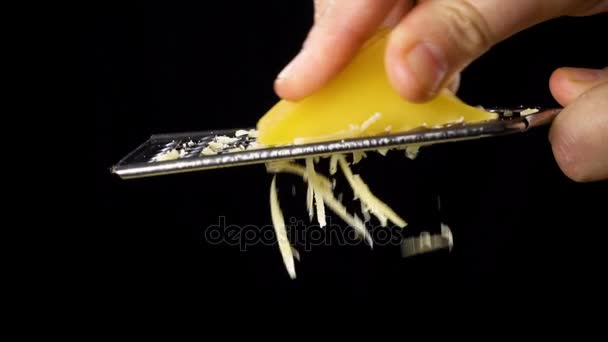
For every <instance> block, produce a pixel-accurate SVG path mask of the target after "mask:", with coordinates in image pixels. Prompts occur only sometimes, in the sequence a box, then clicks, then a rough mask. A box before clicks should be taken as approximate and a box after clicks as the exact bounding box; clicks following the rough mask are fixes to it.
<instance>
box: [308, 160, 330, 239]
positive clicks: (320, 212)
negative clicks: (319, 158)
mask: <svg viewBox="0 0 608 342" xmlns="http://www.w3.org/2000/svg"><path fill="white" fill-rule="evenodd" d="M306 173H307V174H308V176H309V177H316V176H317V172H316V171H315V165H314V161H313V159H312V158H306ZM309 184H310V183H309ZM309 189H310V187H309ZM313 192H314V197H315V204H316V209H317V221H318V222H319V226H320V227H321V228H323V227H325V226H326V225H327V222H326V220H325V204H324V203H323V197H322V196H321V194H319V192H318V191H314V189H313ZM309 203H310V202H309ZM309 215H310V213H309Z"/></svg>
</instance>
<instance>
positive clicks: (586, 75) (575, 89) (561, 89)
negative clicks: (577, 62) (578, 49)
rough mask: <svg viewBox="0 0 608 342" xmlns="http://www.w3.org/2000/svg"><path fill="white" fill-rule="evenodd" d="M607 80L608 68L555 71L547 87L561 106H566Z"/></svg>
mask: <svg viewBox="0 0 608 342" xmlns="http://www.w3.org/2000/svg"><path fill="white" fill-rule="evenodd" d="M607 80H608V67H607V68H604V69H580V68H560V69H557V70H556V71H555V72H554V73H553V75H551V79H550V80H549V86H550V88H551V92H552V93H553V96H554V97H555V99H556V100H557V102H559V104H560V105H562V106H568V105H569V104H570V103H571V102H572V101H574V100H575V99H576V98H578V97H579V96H581V95H582V94H583V93H584V92H586V91H587V90H589V89H590V88H593V87H594V86H596V85H598V84H600V83H602V82H606V81H607Z"/></svg>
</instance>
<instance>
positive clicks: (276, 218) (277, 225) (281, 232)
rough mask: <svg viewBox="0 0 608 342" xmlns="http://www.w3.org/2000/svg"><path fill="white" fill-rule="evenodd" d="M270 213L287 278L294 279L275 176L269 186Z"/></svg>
mask: <svg viewBox="0 0 608 342" xmlns="http://www.w3.org/2000/svg"><path fill="white" fill-rule="evenodd" d="M270 213H271V217H272V224H273V226H274V229H275V234H276V236H277V242H278V244H279V250H280V252H281V256H282V258H283V263H284V264H285V268H286V269H287V272H288V273H289V277H290V278H291V279H295V278H296V268H295V264H294V260H293V252H292V247H291V244H290V243H289V239H288V238H287V229H286V228H285V220H284V218H283V212H281V207H280V205H279V199H278V195H277V186H276V175H275V176H274V177H273V178H272V183H271V185H270Z"/></svg>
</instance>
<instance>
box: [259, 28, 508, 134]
mask: <svg viewBox="0 0 608 342" xmlns="http://www.w3.org/2000/svg"><path fill="white" fill-rule="evenodd" d="M387 33H388V31H386V30H385V31H381V32H379V33H378V34H377V35H376V36H375V37H373V38H372V39H370V40H369V41H368V42H367V44H366V45H365V46H364V47H363V48H362V49H361V50H360V51H359V52H358V54H357V55H356V56H355V58H354V59H353V60H352V61H351V63H350V64H349V65H348V66H347V67H346V68H345V69H344V70H342V72H340V73H339V74H338V75H337V76H336V77H335V78H334V79H332V81H330V82H329V83H328V84H327V85H325V86H324V87H323V88H321V89H320V90H318V91H316V92H315V93H314V94H312V95H310V96H309V97H307V98H304V99H302V100H300V101H298V102H291V101H286V100H281V101H279V102H278V103H276V105H275V106H274V107H272V108H271V109H270V110H269V111H268V112H267V113H266V114H265V115H264V116H263V117H262V118H261V119H260V120H259V122H258V125H257V129H258V134H259V136H258V141H259V142H260V143H262V144H263V145H266V146H273V145H287V144H294V143H295V144H298V143H309V142H317V141H327V140H338V139H346V138H353V137H358V136H370V135H376V134H386V133H389V134H390V133H395V132H404V131H408V130H411V129H414V128H417V127H423V126H427V127H434V126H437V125H445V124H448V123H452V122H458V121H464V122H479V121H485V120H488V119H493V118H495V117H496V115H495V114H493V113H489V112H486V111H484V110H482V109H479V108H476V107H473V106H470V105H468V104H466V103H464V102H462V101H461V100H460V99H458V98H457V97H456V96H454V95H453V94H451V93H449V92H448V91H443V92H441V93H440V94H439V95H438V96H437V97H435V98H434V99H433V100H431V101H429V102H426V103H411V102H408V101H406V100H405V99H403V98H402V97H400V96H399V94H398V93H397V92H396V91H395V90H394V89H393V87H392V86H391V84H390V83H389V80H388V77H387V75H386V71H385V68H384V52H385V48H386V43H387V38H388V36H387Z"/></svg>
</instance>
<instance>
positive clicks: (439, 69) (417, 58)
mask: <svg viewBox="0 0 608 342" xmlns="http://www.w3.org/2000/svg"><path fill="white" fill-rule="evenodd" d="M405 62H406V64H407V68H408V69H409V70H410V72H411V73H412V74H413V75H414V77H415V78H416V81H417V82H418V84H419V85H420V86H421V87H423V88H425V89H428V92H429V93H431V94H433V93H436V92H437V91H438V90H439V86H440V85H441V83H442V82H443V79H444V78H445V76H446V73H447V71H448V67H447V63H446V62H445V57H444V55H443V52H442V51H441V50H440V49H439V48H438V47H437V46H435V45H433V44H430V43H427V42H422V43H418V44H417V45H416V46H415V47H414V48H412V49H411V50H410V51H409V53H407V56H406V59H405Z"/></svg>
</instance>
